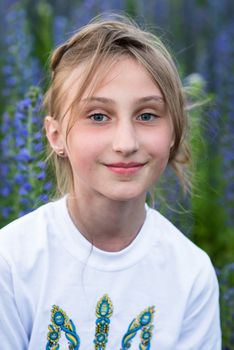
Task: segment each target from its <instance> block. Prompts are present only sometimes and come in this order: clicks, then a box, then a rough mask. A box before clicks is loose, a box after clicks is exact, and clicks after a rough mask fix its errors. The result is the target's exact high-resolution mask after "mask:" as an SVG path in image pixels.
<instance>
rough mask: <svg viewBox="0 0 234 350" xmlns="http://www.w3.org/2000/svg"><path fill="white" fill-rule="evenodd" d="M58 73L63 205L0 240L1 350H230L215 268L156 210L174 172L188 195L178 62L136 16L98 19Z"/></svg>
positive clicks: (50, 118) (60, 60)
mask: <svg viewBox="0 0 234 350" xmlns="http://www.w3.org/2000/svg"><path fill="white" fill-rule="evenodd" d="M51 68H52V81H51V86H50V88H49V90H48V92H47V95H46V97H45V107H46V109H47V112H48V115H47V117H46V118H45V129H46V134H47V138H48V140H49V144H50V155H51V157H52V158H53V162H54V166H55V171H56V178H57V184H58V189H59V191H60V193H61V194H62V197H61V199H59V200H57V201H54V202H51V203H48V204H46V205H44V206H42V207H40V208H39V209H37V210H35V211H34V212H32V213H30V214H28V215H26V216H25V217H23V218H20V219H18V220H16V221H14V222H13V223H11V224H10V225H8V226H7V227H5V228H4V229H3V230H2V232H1V234H0V257H1V258H0V269H1V273H0V290H1V298H0V310H1V317H0V343H1V348H2V349H4V350H10V349H19V350H26V349H30V350H35V349H47V350H55V349H59V348H60V349H68V348H69V349H76V350H78V349H80V350H83V349H89V350H91V349H97V350H103V349H109V350H117V349H121V350H125V349H129V348H130V347H131V348H132V349H142V350H143V349H144V350H146V349H152V350H154V349H155V350H156V349H160V350H175V349H176V350H219V349H221V340H220V324H219V306H218V285H217V280H216V276H215V272H214V269H213V267H212V265H211V262H210V260H209V258H208V256H207V255H206V254H205V253H204V252H203V251H202V250H200V249H199V248H198V247H196V246H195V245H194V244H193V243H192V242H190V241H189V240H188V239H187V238H186V237H185V236H184V235H183V234H182V233H181V232H179V231H178V230H177V229H176V228H175V227H174V226H173V225H172V224H171V223H170V222H168V220H167V219H166V218H164V217H163V216H162V215H160V214H159V213H158V212H157V211H156V210H154V209H151V208H149V207H148V206H147V205H146V204H145V199H146V193H147V191H148V190H149V189H150V188H151V187H152V186H153V185H154V184H155V183H156V182H157V181H158V179H159V177H160V176H161V174H162V173H163V171H164V169H165V168H166V166H167V165H168V164H170V165H171V166H172V167H173V168H174V169H175V171H176V173H177V174H178V176H179V178H180V179H181V181H182V184H183V185H184V186H185V185H186V183H185V180H184V178H185V177H184V173H183V170H182V165H183V164H185V163H186V162H187V161H188V151H187V147H186V143H185V133H186V124H187V121H186V118H187V117H186V113H185V102H184V97H183V92H182V86H181V82H180V79H179V77H178V73H177V70H176V68H175V65H174V63H173V61H172V59H171V57H170V55H169V53H168V51H167V50H166V48H165V47H164V46H163V44H162V43H161V41H160V40H159V39H158V38H157V37H155V36H154V35H153V34H150V33H148V32H146V31H143V30H141V29H140V28H138V27H137V26H136V25H135V24H133V23H132V22H130V21H129V20H127V19H126V18H121V17H116V18H113V19H109V20H101V19H98V20H95V21H93V22H91V23H89V24H88V25H87V26H85V27H84V28H82V29H81V30H80V31H79V32H77V33H75V34H74V35H73V36H72V37H71V38H70V39H69V40H68V41H66V42H65V43H64V44H63V45H61V46H60V47H58V48H57V49H56V50H55V52H54V53H53V55H52V58H51Z"/></svg>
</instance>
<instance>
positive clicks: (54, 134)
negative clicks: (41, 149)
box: [44, 116, 65, 154]
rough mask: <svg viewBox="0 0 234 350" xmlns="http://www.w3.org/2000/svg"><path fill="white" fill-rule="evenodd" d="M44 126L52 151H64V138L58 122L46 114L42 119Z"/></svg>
mask: <svg viewBox="0 0 234 350" xmlns="http://www.w3.org/2000/svg"><path fill="white" fill-rule="evenodd" d="M44 127H45V130H46V136H47V139H48V141H49V143H50V146H51V148H52V149H53V150H54V152H56V153H57V154H59V152H61V151H64V146H65V145H64V139H63V135H62V132H61V127H60V124H59V122H58V121H57V120H55V119H54V118H52V117H51V116H46V117H45V120H44Z"/></svg>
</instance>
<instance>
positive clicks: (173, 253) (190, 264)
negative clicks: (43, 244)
mask: <svg viewBox="0 0 234 350" xmlns="http://www.w3.org/2000/svg"><path fill="white" fill-rule="evenodd" d="M148 210H149V214H150V218H151V230H152V231H155V233H156V231H157V245H158V246H159V247H160V249H159V251H160V252H161V254H163V258H164V259H165V260H168V261H171V262H172V261H173V262H174V264H177V266H178V267H181V270H182V271H183V272H184V273H185V272H186V270H187V272H188V274H191V273H199V271H201V270H204V269H205V270H207V271H208V270H209V271H211V270H213V267H212V264H211V261H210V258H209V256H208V255H207V253H206V252H205V251H203V250H202V249H201V248H199V247H198V246H196V245H195V244H194V243H193V242H192V241H191V240H190V239H189V238H188V237H186V236H185V235H184V234H183V233H182V232H181V231H180V230H179V229H178V228H176V227H175V226H174V225H173V224H172V223H171V222H170V221H169V220H168V219H167V218H165V217H164V216H163V215H162V214H160V213H159V212H158V211H157V210H155V209H152V208H149V209H148Z"/></svg>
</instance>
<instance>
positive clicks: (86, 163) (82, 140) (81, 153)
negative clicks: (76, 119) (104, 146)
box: [67, 133, 102, 172]
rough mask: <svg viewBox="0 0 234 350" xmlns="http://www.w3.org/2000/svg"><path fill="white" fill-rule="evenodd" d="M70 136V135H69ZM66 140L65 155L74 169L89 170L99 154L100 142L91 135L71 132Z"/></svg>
mask: <svg viewBox="0 0 234 350" xmlns="http://www.w3.org/2000/svg"><path fill="white" fill-rule="evenodd" d="M70 136H71V137H70ZM70 136H69V138H68V142H67V155H68V157H69V160H70V163H71V166H72V168H73V169H74V170H75V171H78V172H79V171H85V170H91V169H92V167H93V165H94V164H95V162H97V160H98V157H99V156H100V154H101V152H102V150H101V143H100V142H98V139H97V138H96V139H95V136H94V135H93V136H92V135H82V133H77V134H76V135H75V137H74V134H71V135H70Z"/></svg>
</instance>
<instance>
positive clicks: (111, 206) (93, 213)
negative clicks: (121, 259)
mask: <svg viewBox="0 0 234 350" xmlns="http://www.w3.org/2000/svg"><path fill="white" fill-rule="evenodd" d="M67 205H68V210H69V213H70V216H71V219H72V221H73V222H74V224H75V225H76V227H77V228H78V229H79V231H80V232H81V234H82V235H83V236H84V237H85V238H86V239H87V240H89V241H90V242H91V243H92V244H93V245H94V246H95V247H97V248H99V249H102V250H105V251H112V252H116V251H120V250H122V249H124V248H126V247H127V246H128V245H129V244H130V243H131V242H132V241H133V240H134V238H135V237H136V236H137V234H138V232H139V231H140V229H141V227H142V225H143V223H144V220H145V195H142V196H141V197H140V198H137V199H132V200H128V201H114V200H110V199H107V198H103V197H102V196H100V197H94V198H87V197H85V198H84V197H82V196H81V195H78V196H77V195H70V196H69V197H68V203H67Z"/></svg>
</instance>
